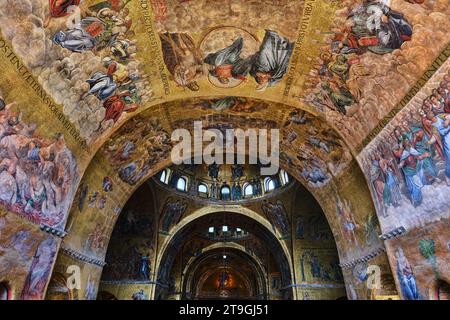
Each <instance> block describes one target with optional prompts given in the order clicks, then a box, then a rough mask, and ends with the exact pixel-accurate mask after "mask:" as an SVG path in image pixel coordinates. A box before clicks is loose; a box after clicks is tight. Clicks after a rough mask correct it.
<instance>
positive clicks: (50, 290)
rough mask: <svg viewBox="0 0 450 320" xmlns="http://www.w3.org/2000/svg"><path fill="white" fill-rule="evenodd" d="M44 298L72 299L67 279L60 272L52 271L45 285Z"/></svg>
mask: <svg viewBox="0 0 450 320" xmlns="http://www.w3.org/2000/svg"><path fill="white" fill-rule="evenodd" d="M45 299H46V300H73V299H74V296H73V292H72V290H70V289H69V288H68V287H67V279H66V277H65V276H64V275H63V274H61V273H59V272H58V273H54V274H53V275H52V278H51V280H50V283H49V285H48V287H47V293H46V296H45Z"/></svg>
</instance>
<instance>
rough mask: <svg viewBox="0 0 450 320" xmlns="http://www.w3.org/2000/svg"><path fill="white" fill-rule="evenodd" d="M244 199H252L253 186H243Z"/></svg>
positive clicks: (247, 184) (246, 184) (248, 184)
mask: <svg viewBox="0 0 450 320" xmlns="http://www.w3.org/2000/svg"><path fill="white" fill-rule="evenodd" d="M245 197H253V186H252V185H251V184H250V183H248V182H246V183H245V184H244V198H245Z"/></svg>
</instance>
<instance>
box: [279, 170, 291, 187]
mask: <svg viewBox="0 0 450 320" xmlns="http://www.w3.org/2000/svg"><path fill="white" fill-rule="evenodd" d="M280 180H281V184H282V185H285V184H288V183H289V175H288V174H287V172H286V171H284V170H283V169H281V170H280Z"/></svg>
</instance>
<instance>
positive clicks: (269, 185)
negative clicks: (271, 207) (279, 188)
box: [264, 177, 275, 192]
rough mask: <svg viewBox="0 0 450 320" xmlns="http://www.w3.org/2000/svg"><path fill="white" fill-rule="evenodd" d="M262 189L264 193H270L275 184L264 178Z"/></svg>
mask: <svg viewBox="0 0 450 320" xmlns="http://www.w3.org/2000/svg"><path fill="white" fill-rule="evenodd" d="M264 189H265V190H266V192H270V191H272V190H273V189H275V182H274V181H273V180H272V179H271V178H269V177H267V178H265V179H264Z"/></svg>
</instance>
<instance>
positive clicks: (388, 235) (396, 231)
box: [379, 226, 406, 240]
mask: <svg viewBox="0 0 450 320" xmlns="http://www.w3.org/2000/svg"><path fill="white" fill-rule="evenodd" d="M405 232H406V229H405V227H404V226H400V227H398V228H395V229H394V230H391V231H389V232H386V233H383V234H382V235H380V236H379V238H380V239H381V240H388V239H392V238H395V237H399V236H400V235H402V234H404V233H405Z"/></svg>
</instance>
